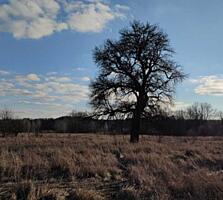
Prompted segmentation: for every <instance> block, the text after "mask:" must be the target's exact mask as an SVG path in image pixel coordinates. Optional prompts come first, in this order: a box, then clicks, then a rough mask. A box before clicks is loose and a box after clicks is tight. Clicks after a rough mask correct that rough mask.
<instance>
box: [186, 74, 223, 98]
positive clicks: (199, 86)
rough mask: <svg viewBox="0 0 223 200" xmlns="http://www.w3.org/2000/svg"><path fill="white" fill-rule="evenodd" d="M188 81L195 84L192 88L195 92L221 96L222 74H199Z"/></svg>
mask: <svg viewBox="0 0 223 200" xmlns="http://www.w3.org/2000/svg"><path fill="white" fill-rule="evenodd" d="M190 81H191V82H192V83H193V84H196V87H195V89H194V91H195V93H196V94H199V95H212V96H223V76H221V75H210V76H201V77H199V78H197V79H191V80H190Z"/></svg>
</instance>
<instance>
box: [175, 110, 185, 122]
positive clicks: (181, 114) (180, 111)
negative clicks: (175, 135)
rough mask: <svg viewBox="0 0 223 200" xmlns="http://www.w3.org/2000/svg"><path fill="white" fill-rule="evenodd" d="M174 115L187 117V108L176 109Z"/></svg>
mask: <svg viewBox="0 0 223 200" xmlns="http://www.w3.org/2000/svg"><path fill="white" fill-rule="evenodd" d="M174 116H175V118H176V119H181V120H182V119H187V112H186V111H185V110H176V111H175V113H174Z"/></svg>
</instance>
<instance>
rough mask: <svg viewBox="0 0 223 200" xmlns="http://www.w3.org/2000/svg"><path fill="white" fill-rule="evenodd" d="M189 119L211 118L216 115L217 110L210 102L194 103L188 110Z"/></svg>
mask: <svg viewBox="0 0 223 200" xmlns="http://www.w3.org/2000/svg"><path fill="white" fill-rule="evenodd" d="M186 113H187V117H188V119H193V120H209V119H211V118H214V117H215V116H216V113H217V111H216V110H215V109H214V108H213V107H212V105H211V104H209V103H194V104H193V105H191V106H189V107H188V108H187V110H186Z"/></svg>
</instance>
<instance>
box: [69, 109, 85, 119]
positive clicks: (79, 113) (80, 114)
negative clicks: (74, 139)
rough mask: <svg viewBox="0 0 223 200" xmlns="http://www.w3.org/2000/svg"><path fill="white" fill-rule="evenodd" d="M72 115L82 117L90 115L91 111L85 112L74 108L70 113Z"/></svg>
mask: <svg viewBox="0 0 223 200" xmlns="http://www.w3.org/2000/svg"><path fill="white" fill-rule="evenodd" d="M69 115H70V116H71V117H80V118H84V117H88V116H89V113H88V112H83V111H75V110H72V111H71V113H70V114H69Z"/></svg>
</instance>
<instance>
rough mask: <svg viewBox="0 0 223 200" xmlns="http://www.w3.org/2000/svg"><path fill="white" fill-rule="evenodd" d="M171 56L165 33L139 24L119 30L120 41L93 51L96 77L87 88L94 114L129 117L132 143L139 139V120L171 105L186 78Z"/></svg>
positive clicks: (132, 24)
mask: <svg viewBox="0 0 223 200" xmlns="http://www.w3.org/2000/svg"><path fill="white" fill-rule="evenodd" d="M173 54H174V50H173V49H172V48H171V47H170V44H169V39H168V37H167V34H166V33H164V32H163V31H162V30H161V29H160V28H159V27H158V26H157V25H151V24H149V23H146V24H143V23H140V22H138V21H134V22H132V23H131V24H130V27H127V28H124V29H122V30H121V31H120V38H119V40H116V41H115V40H111V39H108V40H107V41H105V43H104V44H103V45H102V46H99V47H96V48H95V49H94V52H93V55H94V61H95V63H96V64H97V65H98V67H99V74H98V76H97V78H96V79H95V80H94V81H92V82H91V85H90V88H91V105H92V107H93V109H94V111H95V112H96V113H97V115H107V116H116V117H117V116H118V117H120V116H121V117H123V116H127V117H129V118H132V120H133V121H132V133H131V142H137V141H138V139H139V130H140V118H141V117H142V116H152V115H153V114H154V113H157V111H158V110H159V109H160V106H161V105H162V104H165V103H169V102H171V101H172V97H173V94H174V91H175V85H176V83H178V82H181V81H182V80H183V79H184V78H185V74H184V73H183V71H182V68H181V66H180V65H178V64H177V63H176V62H175V61H174V60H173Z"/></svg>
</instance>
